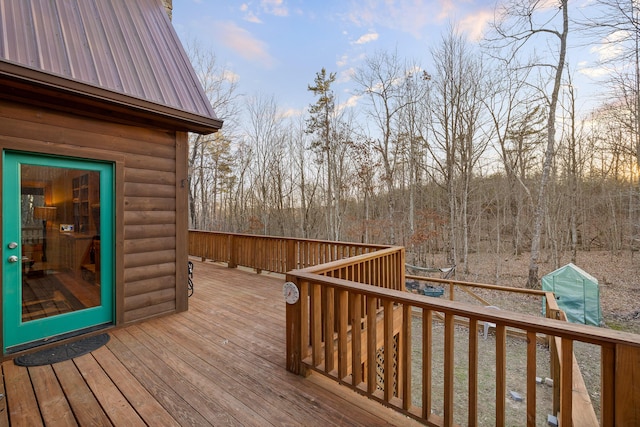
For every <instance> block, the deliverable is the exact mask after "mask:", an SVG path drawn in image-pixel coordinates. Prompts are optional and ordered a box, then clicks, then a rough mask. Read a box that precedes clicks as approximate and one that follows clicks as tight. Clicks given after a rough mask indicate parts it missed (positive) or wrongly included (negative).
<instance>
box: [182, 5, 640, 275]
mask: <svg viewBox="0 0 640 427" xmlns="http://www.w3.org/2000/svg"><path fill="white" fill-rule="evenodd" d="M590 5H591V6H589V7H592V6H593V7H598V8H599V13H597V14H594V15H593V16H597V18H588V17H587V16H588V14H587V13H585V11H584V10H583V11H581V12H578V11H577V10H575V9H570V6H571V5H570V4H568V0H555V1H547V2H539V1H531V2H519V1H515V0H514V1H511V2H505V3H502V4H499V5H498V6H497V9H496V10H497V13H496V19H495V22H494V23H493V25H492V27H491V29H490V30H489V31H488V32H487V34H486V35H485V37H484V38H483V39H482V40H480V41H477V42H476V41H470V40H469V39H468V38H467V37H465V35H464V34H461V33H460V32H459V31H458V30H457V29H456V27H455V26H454V25H451V27H450V29H449V31H447V32H445V33H444V34H442V36H441V39H440V40H439V42H438V43H435V44H433V45H432V46H431V47H430V49H429V50H428V51H426V52H425V55H424V57H423V58H404V57H400V55H399V54H398V52H397V51H378V52H375V53H374V54H371V55H369V56H367V57H366V58H365V59H364V61H363V62H362V66H361V67H359V68H358V69H357V70H355V72H354V73H353V75H352V79H353V81H354V82H356V84H357V87H358V89H357V91H356V92H355V93H353V98H354V99H357V100H358V102H357V103H355V104H353V105H351V104H349V103H346V102H344V101H341V100H340V99H339V98H338V95H337V94H336V93H335V91H334V86H335V81H336V73H335V72H332V71H331V69H330V67H329V66H327V67H326V68H322V69H320V70H318V71H317V73H316V74H315V76H309V84H308V86H307V87H300V88H292V89H291V90H299V91H308V92H309V93H311V94H312V95H313V97H314V100H315V102H314V103H312V104H310V105H309V106H308V109H307V111H306V112H305V113H304V114H302V115H297V116H291V115H285V114H283V113H282V110H281V108H279V105H278V100H277V97H276V96H275V95H265V94H253V95H241V90H242V88H241V87H240V85H239V83H238V82H237V81H235V80H234V79H233V78H231V77H230V76H231V75H232V73H229V70H227V69H225V67H224V66H221V65H220V64H219V63H218V61H217V58H216V56H215V52H208V51H204V50H202V49H201V48H199V46H198V44H197V42H195V43H191V44H189V45H188V46H187V50H188V53H189V55H190V57H191V59H192V63H193V65H194V67H195V68H196V70H197V72H198V73H199V75H200V77H201V80H202V83H203V86H204V88H205V91H206V93H207V96H208V97H209V99H210V100H211V102H212V105H213V107H214V110H215V111H216V113H217V114H218V115H219V117H221V118H222V119H224V121H225V122H224V126H223V129H222V130H221V131H220V132H218V133H216V134H212V135H206V136H203V135H190V141H189V142H190V144H189V150H190V152H189V174H190V175H189V212H190V227H191V228H194V229H201V230H217V231H228V232H239V233H254V234H265V235H275V236H289V237H303V238H312V239H327V240H341V241H352V242H364V243H384V244H397V245H402V246H404V247H406V256H407V262H408V263H410V264H412V265H421V266H424V265H428V261H429V259H430V256H431V255H433V254H434V253H438V254H444V255H445V258H446V262H447V264H449V265H456V266H457V268H458V270H459V271H465V272H466V271H468V268H469V267H468V257H469V255H470V254H473V253H486V254H501V253H505V254H526V256H527V257H529V258H530V262H529V279H528V282H527V286H529V287H535V286H537V284H538V279H539V277H538V275H539V274H538V263H539V260H540V257H541V256H544V257H545V258H547V259H551V260H552V261H553V263H554V264H556V265H557V266H558V267H559V266H560V259H561V258H562V259H564V260H565V261H566V260H570V261H574V262H575V260H576V254H577V253H578V252H579V251H593V250H609V251H613V252H620V251H636V250H638V249H640V189H639V186H638V183H639V180H640V170H638V162H639V160H640V56H639V55H640V54H639V50H640V49H639V46H640V3H638V1H637V0H595V1H594V2H591V3H590ZM578 45H580V46H589V45H591V46H595V47H597V48H600V49H606V50H607V52H609V54H608V55H603V62H602V64H601V65H602V67H603V68H605V69H606V70H607V74H606V78H604V79H603V80H602V84H600V85H599V90H600V92H599V93H597V94H593V93H592V94H582V93H581V92H580V91H578V90H577V89H576V86H575V84H574V81H575V79H576V67H575V64H577V63H579V61H580V57H579V56H577V57H573V56H572V54H573V53H574V52H576V50H575V49H572V48H573V47H575V46H578ZM328 65H330V64H328ZM581 96H583V97H588V99H585V98H581ZM587 101H588V102H587ZM585 104H587V105H589V106H590V107H589V108H588V110H586V111H585V109H584V107H583V106H584V105H585Z"/></svg>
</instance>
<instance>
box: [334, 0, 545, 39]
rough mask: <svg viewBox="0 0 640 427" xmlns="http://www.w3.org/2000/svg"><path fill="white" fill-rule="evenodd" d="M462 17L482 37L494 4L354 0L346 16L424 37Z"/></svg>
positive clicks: (471, 31)
mask: <svg viewBox="0 0 640 427" xmlns="http://www.w3.org/2000/svg"><path fill="white" fill-rule="evenodd" d="M544 1H551V0H544ZM460 16H462V17H463V18H462V21H466V25H465V28H464V31H465V32H466V33H467V34H468V35H469V37H470V38H473V39H479V37H480V34H481V32H482V30H484V28H485V26H486V24H487V23H488V22H490V21H491V20H493V5H489V4H488V3H485V2H482V1H480V2H472V1H469V0H463V1H461V0H385V1H378V0H353V1H352V2H351V9H350V11H349V12H348V14H347V17H346V19H347V20H349V21H350V22H351V23H353V24H355V25H357V26H359V27H373V26H376V27H381V28H389V29H393V30H397V31H403V32H406V33H409V34H411V35H413V36H414V37H415V38H416V39H422V38H424V37H425V36H426V35H428V34H429V33H430V29H431V27H433V26H434V25H440V24H442V23H444V22H446V21H461V20H460V19H459V17H460Z"/></svg>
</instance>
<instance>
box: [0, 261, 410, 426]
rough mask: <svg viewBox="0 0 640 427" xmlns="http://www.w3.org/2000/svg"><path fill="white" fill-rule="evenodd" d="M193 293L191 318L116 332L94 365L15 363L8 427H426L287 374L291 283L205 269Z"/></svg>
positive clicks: (7, 376)
mask: <svg viewBox="0 0 640 427" xmlns="http://www.w3.org/2000/svg"><path fill="white" fill-rule="evenodd" d="M194 283H195V293H194V295H193V297H191V298H190V300H189V303H190V308H189V311H188V312H186V313H182V314H178V315H172V316H168V317H163V318H160V319H153V320H149V321H146V322H143V323H140V324H137V325H135V326H130V327H127V328H123V329H119V330H115V331H112V332H110V335H111V340H110V341H109V343H108V344H107V345H106V346H105V347H102V348H101V349H99V350H97V351H95V352H93V353H91V354H88V355H85V356H82V357H79V358H76V359H73V360H71V361H67V362H62V363H57V364H55V365H49V366H42V367H35V368H23V367H18V366H16V365H14V363H13V362H12V361H7V362H4V363H3V364H2V371H3V381H4V383H3V386H4V395H5V396H6V398H4V399H1V400H0V425H11V426H29V427H36V426H40V425H47V426H67V425H81V426H89V425H91V426H103V425H104V426H108V425H116V426H120V425H126V426H136V425H141V426H143V425H149V426H177V425H182V426H207V425H216V426H218V425H234V426H245V425H246V426H266V425H279V426H329V425H331V426H333V425H341V426H378V425H402V426H412V425H419V424H417V423H416V422H415V421H413V420H411V419H408V418H406V417H404V416H403V415H400V414H398V413H396V412H394V411H392V410H391V409H388V408H386V407H383V406H381V405H380V404H378V403H376V402H374V401H371V400H368V399H367V398H365V397H362V396H360V395H358V394H357V393H355V392H353V391H351V390H350V389H348V388H346V387H341V386H339V385H337V384H336V383H335V382H333V381H331V380H329V379H327V378H325V377H324V376H322V375H320V374H317V373H314V374H311V375H310V376H309V377H308V378H303V377H299V376H295V375H293V374H291V373H289V372H287V371H286V370H285V320H284V317H285V303H284V300H283V297H282V283H283V278H282V276H277V275H256V274H254V273H252V272H248V271H242V270H239V269H228V268H226V267H224V266H220V265H216V264H213V263H200V262H195V269H194Z"/></svg>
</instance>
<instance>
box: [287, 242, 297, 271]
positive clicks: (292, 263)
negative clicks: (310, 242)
mask: <svg viewBox="0 0 640 427" xmlns="http://www.w3.org/2000/svg"><path fill="white" fill-rule="evenodd" d="M285 258H286V260H287V261H286V262H287V265H286V266H285V269H284V271H291V270H295V269H297V268H298V263H297V258H298V257H297V251H296V241H295V240H293V239H289V240H287V254H286V256H285Z"/></svg>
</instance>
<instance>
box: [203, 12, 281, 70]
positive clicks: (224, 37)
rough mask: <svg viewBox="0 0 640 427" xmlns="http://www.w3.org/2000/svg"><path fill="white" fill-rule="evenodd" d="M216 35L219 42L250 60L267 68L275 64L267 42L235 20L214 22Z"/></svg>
mask: <svg viewBox="0 0 640 427" xmlns="http://www.w3.org/2000/svg"><path fill="white" fill-rule="evenodd" d="M214 37H215V38H216V41H217V42H218V43H221V44H223V45H224V46H226V47H228V48H229V49H231V50H233V51H234V52H236V53H237V54H238V55H240V56H242V57H243V58H245V59H247V60H249V61H252V62H258V63H260V64H262V65H263V66H265V67H267V68H271V67H272V66H273V65H274V62H275V61H274V59H273V57H272V56H271V55H270V54H269V49H268V46H267V44H266V43H265V42H263V41H262V40H259V39H257V38H255V37H254V36H253V35H252V34H251V33H250V32H249V31H247V30H245V29H244V28H241V27H239V26H238V25H236V24H235V23H234V22H229V21H227V22H220V21H218V22H216V23H214Z"/></svg>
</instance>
